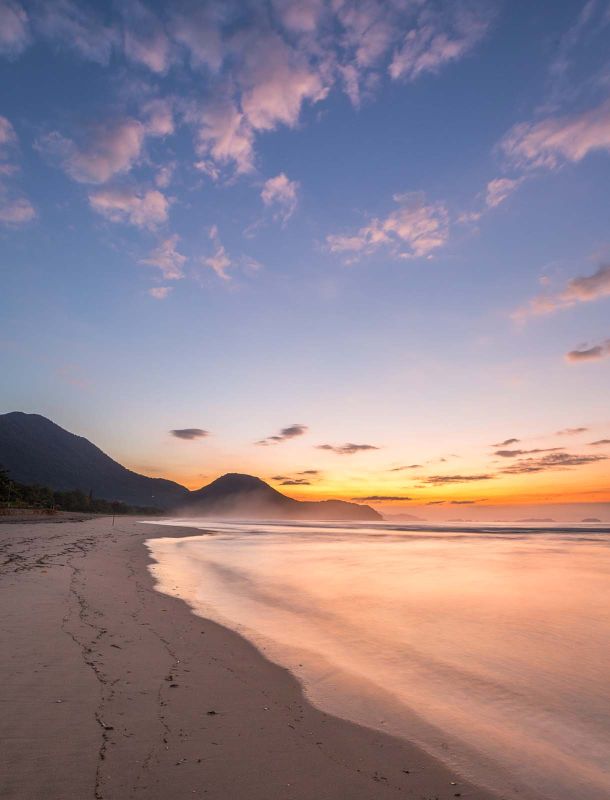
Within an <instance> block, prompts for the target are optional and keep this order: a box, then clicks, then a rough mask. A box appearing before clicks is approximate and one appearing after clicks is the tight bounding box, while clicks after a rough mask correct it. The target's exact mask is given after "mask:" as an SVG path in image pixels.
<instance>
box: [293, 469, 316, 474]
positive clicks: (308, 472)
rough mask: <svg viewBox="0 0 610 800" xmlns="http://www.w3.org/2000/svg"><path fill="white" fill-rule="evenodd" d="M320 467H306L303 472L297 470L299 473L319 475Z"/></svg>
mask: <svg viewBox="0 0 610 800" xmlns="http://www.w3.org/2000/svg"><path fill="white" fill-rule="evenodd" d="M319 474H320V470H319V469H304V470H302V471H301V472H297V475H319Z"/></svg>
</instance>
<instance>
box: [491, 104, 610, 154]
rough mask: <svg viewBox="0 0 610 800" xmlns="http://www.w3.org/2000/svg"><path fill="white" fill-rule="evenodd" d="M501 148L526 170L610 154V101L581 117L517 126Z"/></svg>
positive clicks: (561, 118) (502, 143)
mask: <svg viewBox="0 0 610 800" xmlns="http://www.w3.org/2000/svg"><path fill="white" fill-rule="evenodd" d="M500 148H501V150H502V151H503V152H504V154H505V156H506V157H507V159H508V160H509V162H510V163H511V164H513V165H515V166H519V167H521V168H523V169H557V168H559V167H561V166H562V165H563V164H564V163H565V162H567V161H569V162H573V163H576V162H578V161H581V160H582V159H583V158H585V157H586V156H587V155H589V153H592V152H594V151H600V150H601V151H604V150H605V151H607V152H610V100H606V101H605V102H603V103H602V104H601V105H599V106H596V107H595V108H591V109H588V110H587V111H583V112H581V113H579V114H573V115H568V116H559V117H548V118H547V119H544V120H542V121H540V122H536V123H529V122H524V123H520V124H518V125H515V126H514V127H513V128H512V129H511V130H510V131H509V132H508V133H507V135H506V136H505V137H504V139H503V140H502V142H501V143H500Z"/></svg>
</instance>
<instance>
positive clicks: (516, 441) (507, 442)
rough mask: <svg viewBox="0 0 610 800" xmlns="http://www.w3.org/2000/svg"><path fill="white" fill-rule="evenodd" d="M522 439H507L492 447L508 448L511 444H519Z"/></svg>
mask: <svg viewBox="0 0 610 800" xmlns="http://www.w3.org/2000/svg"><path fill="white" fill-rule="evenodd" d="M520 441H521V439H505V440H504V441H503V442H496V444H492V447H508V445H510V444H519V442H520Z"/></svg>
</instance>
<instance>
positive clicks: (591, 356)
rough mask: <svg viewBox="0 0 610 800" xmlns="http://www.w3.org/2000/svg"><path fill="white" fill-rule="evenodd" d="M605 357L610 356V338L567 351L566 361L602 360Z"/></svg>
mask: <svg viewBox="0 0 610 800" xmlns="http://www.w3.org/2000/svg"><path fill="white" fill-rule="evenodd" d="M603 358H610V339H605V340H604V341H603V342H600V343H599V344H594V345H592V346H591V347H587V346H584V347H581V348H578V349H576V350H570V352H569V353H566V361H569V362H571V363H573V364H574V363H581V362H583V361H601V360H602V359H603Z"/></svg>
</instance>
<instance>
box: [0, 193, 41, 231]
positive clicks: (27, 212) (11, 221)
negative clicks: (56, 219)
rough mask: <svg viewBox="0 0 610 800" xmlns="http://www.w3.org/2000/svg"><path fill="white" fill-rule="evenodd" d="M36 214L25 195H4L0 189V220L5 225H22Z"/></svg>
mask: <svg viewBox="0 0 610 800" xmlns="http://www.w3.org/2000/svg"><path fill="white" fill-rule="evenodd" d="M35 216H36V209H35V208H34V206H33V205H32V204H31V203H30V201H29V200H28V199H27V198H26V197H16V198H10V197H5V196H4V195H3V193H2V191H1V190H0V222H2V223H3V224H5V225H24V224H25V223H27V222H31V221H32V220H33V219H34V217H35Z"/></svg>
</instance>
